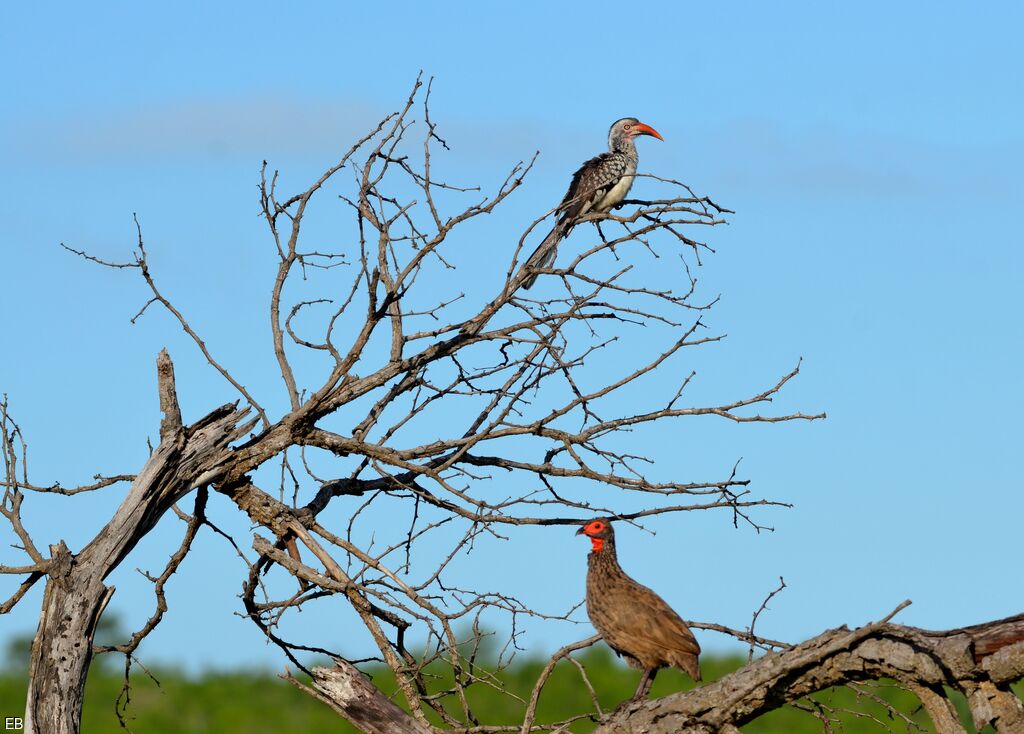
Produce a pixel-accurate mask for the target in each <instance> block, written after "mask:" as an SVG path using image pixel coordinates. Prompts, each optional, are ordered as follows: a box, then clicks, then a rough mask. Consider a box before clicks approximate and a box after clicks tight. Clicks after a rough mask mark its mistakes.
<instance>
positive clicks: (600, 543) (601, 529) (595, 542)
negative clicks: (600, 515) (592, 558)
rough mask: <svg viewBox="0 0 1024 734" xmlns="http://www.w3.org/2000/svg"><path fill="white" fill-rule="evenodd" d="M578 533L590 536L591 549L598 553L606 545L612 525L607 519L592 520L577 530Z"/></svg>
mask: <svg viewBox="0 0 1024 734" xmlns="http://www.w3.org/2000/svg"><path fill="white" fill-rule="evenodd" d="M576 534H577V535H586V536H587V537H588V538H590V542H591V545H592V548H591V550H592V551H593V552H594V553H597V552H599V551H600V550H601V549H602V548H603V547H604V542H605V541H606V540H607V539H608V538H609V537H610V536H611V534H612V526H611V524H610V523H608V522H607V521H606V520H591V521H590V522H588V523H587V524H586V525H584V526H583V527H582V528H580V529H579V530H577V531H576Z"/></svg>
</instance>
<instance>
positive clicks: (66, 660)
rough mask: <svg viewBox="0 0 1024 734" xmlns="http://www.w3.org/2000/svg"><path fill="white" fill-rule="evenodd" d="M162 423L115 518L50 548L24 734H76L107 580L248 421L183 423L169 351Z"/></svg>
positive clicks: (231, 412) (229, 414)
mask: <svg viewBox="0 0 1024 734" xmlns="http://www.w3.org/2000/svg"><path fill="white" fill-rule="evenodd" d="M157 376H158V384H159V391H160V405H161V408H162V410H163V411H164V420H163V422H162V424H161V427H160V439H161V440H160V444H159V445H158V446H157V447H156V449H155V450H154V451H153V453H152V455H151V456H150V457H149V460H148V461H147V462H146V464H145V466H144V467H143V469H142V471H141V472H139V475H138V476H137V477H136V479H135V481H134V482H133V483H132V487H131V489H130V491H129V492H128V495H127V496H126V497H125V499H124V501H123V502H122V503H121V505H120V507H118V509H117V512H116V513H115V514H114V517H113V518H112V519H111V520H110V522H109V523H107V525H106V526H105V527H104V528H103V529H102V530H101V531H100V532H99V534H97V535H96V537H95V538H94V539H93V540H92V541H91V542H90V543H89V544H88V545H87V546H86V547H85V548H84V549H83V550H82V551H81V552H80V553H78V554H77V555H74V554H72V553H71V552H70V550H68V548H67V546H66V545H65V544H64V543H63V542H61V543H59V544H57V545H54V546H52V547H51V563H50V565H49V568H48V572H47V576H48V578H47V583H46V591H45V592H44V594H43V608H42V613H41V614H40V618H39V627H38V629H37V631H36V636H35V639H34V641H33V643H32V653H31V659H30V663H29V689H28V698H27V701H26V706H25V731H26V732H29V734H32V733H33V732H38V733H39V734H77V732H78V731H79V723H80V719H81V712H82V697H83V691H84V688H85V678H86V674H87V672H88V669H89V663H90V662H91V660H92V643H93V637H94V635H95V632H96V623H97V622H98V621H99V617H100V615H101V614H102V612H103V608H104V607H105V606H106V604H107V602H108V601H109V600H110V597H111V596H112V595H113V593H114V587H113V586H106V585H105V584H104V583H103V580H104V579H105V578H106V577H107V576H108V575H109V574H110V573H111V572H112V571H113V570H114V569H115V568H117V566H118V565H119V564H120V563H121V561H122V560H123V559H124V557H125V556H126V555H127V554H128V553H129V552H130V551H131V549H132V548H134V547H135V545H136V544H137V543H138V542H139V540H141V539H142V537H143V536H145V534H146V533H148V532H149V531H150V530H151V529H152V528H153V526H155V525H156V523H157V521H159V519H160V517H161V516H162V515H163V514H164V513H165V512H166V511H167V510H168V509H170V507H171V505H173V504H174V503H175V502H177V501H178V500H179V499H181V497H182V496H184V495H185V494H186V493H188V492H189V491H191V490H192V489H194V488H196V487H198V486H202V485H204V484H206V483H208V482H210V481H211V480H212V479H214V478H216V477H217V476H218V475H219V471H220V468H221V467H222V466H223V462H224V461H225V459H226V458H227V456H228V454H229V450H228V444H229V443H231V441H233V440H235V439H237V438H239V437H240V436H242V435H244V434H245V432H247V431H248V430H249V428H250V427H251V423H246V424H244V425H241V426H240V425H239V423H240V422H241V421H242V419H243V418H244V416H245V414H246V413H247V412H248V411H247V410H245V409H242V410H239V409H237V408H236V407H235V406H233V405H225V406H222V407H220V408H217V409H216V410H214V411H212V412H211V413H209V414H208V415H206V416H205V417H204V418H202V419H200V420H199V421H198V422H196V423H195V424H194V425H192V426H187V427H186V426H183V425H182V424H181V411H180V409H179V408H178V402H177V397H176V395H175V388H174V369H173V366H172V365H171V360H170V357H169V356H168V355H167V352H166V351H162V352H161V353H160V356H159V357H158V359H157Z"/></svg>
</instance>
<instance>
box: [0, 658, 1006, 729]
mask: <svg viewBox="0 0 1024 734" xmlns="http://www.w3.org/2000/svg"><path fill="white" fill-rule="evenodd" d="M105 657H106V656H105ZM579 659H580V660H581V661H582V662H583V663H584V665H585V666H586V669H587V672H588V674H589V676H590V679H591V681H592V683H593V685H594V688H595V689H596V691H597V692H598V695H599V699H600V701H601V705H602V706H603V707H605V708H606V709H610V708H614V706H615V705H616V704H617V703H618V702H620V701H621V700H623V699H625V698H627V697H629V696H630V695H631V694H632V692H633V689H634V687H635V685H636V682H637V679H638V676H639V673H638V672H637V671H632V670H628V669H627V668H625V667H624V666H622V665H621V664H620V663H619V662H618V661H617V660H615V658H614V657H613V656H612V655H611V653H610V652H609V651H608V650H607V649H605V648H601V649H596V650H590V651H588V652H587V653H585V654H583V655H580V656H579ZM743 662H744V659H743V658H741V657H714V656H706V657H705V658H703V659H702V661H701V664H702V667H703V668H704V672H705V677H706V678H707V679H709V680H714V679H715V678H718V677H720V676H722V675H725V674H726V673H728V672H730V671H732V670H735V669H736V668H738V667H740V666H741V665H742V664H743ZM543 664H544V661H542V660H522V661H517V662H516V664H514V665H513V666H511V667H510V668H509V669H507V670H505V671H503V672H502V673H501V674H499V676H498V677H499V678H500V679H501V680H502V681H503V682H504V683H505V684H506V685H507V686H508V687H509V689H510V690H512V691H514V692H516V693H517V694H518V695H520V696H523V697H526V696H528V695H529V690H530V686H531V683H532V682H533V681H534V680H536V677H537V674H538V673H539V672H540V669H541V668H542V667H543ZM114 667H115V666H113V665H111V664H110V662H109V661H108V662H107V663H106V664H104V665H101V666H99V667H97V668H95V669H94V672H93V674H92V675H91V676H90V678H89V682H88V685H87V687H86V699H85V712H84V715H83V722H82V731H83V732H84V734H105V733H106V732H117V731H123V730H122V729H121V727H120V725H119V723H118V720H117V716H116V714H115V710H114V708H115V702H116V700H117V698H118V695H119V693H120V691H121V684H122V679H121V677H120V676H118V675H117V673H116V672H115V671H114V670H113V668H114ZM153 674H154V677H155V678H156V679H157V680H159V681H160V685H159V686H158V685H157V684H156V683H155V682H154V681H153V680H152V679H150V678H149V677H147V676H146V675H145V674H144V673H141V672H140V673H139V674H138V675H133V678H132V690H131V700H130V703H129V705H128V709H127V713H126V714H125V716H126V719H127V725H128V727H129V728H130V730H131V731H133V732H136V734H163V733H164V732H167V733H168V734H170V733H172V732H173V733H174V734H179V733H180V732H197V733H209V734H217V733H223V734H240V733H241V732H261V733H262V732H267V733H268V734H272V733H274V732H303V734H318V733H320V732H323V733H325V734H326V733H327V732H330V734H338V733H339V732H351V731H354V729H352V728H351V727H349V726H348V725H347V724H345V723H344V722H343V721H342V720H341V719H339V718H338V717H337V716H336V715H335V714H334V713H333V712H332V711H331V710H330V709H328V708H327V707H326V706H324V705H323V704H321V703H319V702H318V701H315V700H314V699H312V698H311V697H309V696H307V695H305V694H303V693H301V692H300V691H298V690H296V689H295V688H293V687H292V686H290V685H289V684H287V683H285V682H283V681H281V680H279V679H277V678H276V677H275V676H274V675H273V674H271V673H269V672H260V673H241V672H234V673H208V674H205V675H203V676H200V677H189V676H185V675H182V674H181V673H178V672H175V671H172V670H160V669H155V670H153ZM374 680H375V682H376V683H377V685H379V686H380V687H381V688H383V689H385V690H388V691H391V690H393V681H392V679H391V678H390V676H388V675H386V674H385V673H383V672H381V671H380V670H379V669H378V670H377V671H375V676H374ZM579 681H580V678H579V674H578V672H577V671H576V669H575V667H573V666H572V665H571V664H569V663H565V662H563V663H562V664H560V665H559V667H558V668H557V669H556V671H555V673H554V674H553V675H552V678H551V681H550V682H549V684H548V686H547V688H546V690H545V694H544V696H543V697H542V698H541V705H540V710H539V717H538V721H539V722H545V721H553V720H557V719H560V718H564V717H566V716H568V715H570V714H571V713H572V712H576V711H582V710H585V709H586V708H587V707H588V705H589V701H590V697H589V693H588V692H587V690H586V689H585V688H584V687H583V686H581V685H580V684H579ZM439 684H440V681H439ZM691 685H692V684H691V683H689V682H688V681H687V680H686V678H685V676H683V675H682V674H681V673H677V672H676V671H674V670H665V671H662V672H661V673H660V674H659V675H658V678H657V680H656V682H655V685H654V689H653V690H652V693H651V695H652V696H656V697H660V696H665V695H667V694H670V693H673V692H676V691H680V690H683V689H685V688H688V687H690V686H691ZM25 690H26V684H25V675H24V673H23V672H18V673H15V672H12V671H10V670H9V671H8V672H6V673H3V674H0V717H3V716H20V715H22V711H23V707H24V702H25ZM865 690H866V691H869V694H870V696H877V697H879V698H881V699H884V700H885V701H888V702H889V703H891V704H892V705H894V706H895V708H896V709H898V710H899V711H901V712H903V713H905V714H906V715H907V716H909V717H910V718H911V719H912V720H913V721H914V722H917V723H918V724H919V725H920V726H921V728H922V730H923V731H927V732H930V731H932V728H931V727H930V725H929V724H928V722H927V717H926V716H925V715H924V713H923V712H922V711H920V710H918V709H919V707H918V704H917V701H916V699H915V698H914V697H913V696H912V695H910V694H908V693H906V692H904V691H901V690H899V689H896V688H894V687H892V686H885V685H877V686H870V687H867V688H866V689H865ZM1017 692H1018V695H1019V694H1020V693H1021V692H1022V690H1021V689H1020V688H1018V691H1017ZM469 697H470V701H471V703H472V704H473V705H474V706H475V707H476V710H477V713H478V715H479V716H480V718H481V720H482V721H486V722H487V723H515V722H517V721H519V720H521V719H520V716H521V711H522V707H521V705H520V704H517V703H515V702H514V701H513V700H511V699H509V698H508V697H500V696H498V695H497V694H496V693H495V692H494V691H493V690H492V689H490V688H488V687H487V686H474V687H472V688H470V694H469ZM807 705H808V707H813V706H821V707H822V709H821V710H822V711H827V712H829V713H830V714H831V715H832V716H836V717H838V718H839V720H840V721H841V722H842V727H835V729H834V731H836V732H843V733H844V734H874V733H875V732H885V731H888V730H889V729H887V728H886V727H891V730H892V731H896V732H904V731H908V726H907V724H906V722H904V721H902V720H899V719H893V718H891V717H890V714H889V712H888V711H887V710H886V709H885V707H884V706H882V705H881V704H879V703H877V702H874V701H872V700H870V697H869V696H868V695H860V696H858V694H856V693H854V692H852V691H850V690H848V689H841V690H834V691H826V692H823V693H822V694H819V695H818V696H816V697H815V702H814V703H811V702H808V704H807ZM835 709H851V710H852V711H854V712H856V713H854V714H851V713H837V712H836V711H835ZM964 720H965V723H966V725H967V727H968V731H969V732H970V731H973V729H972V728H971V727H970V721H969V718H965V719H964ZM593 728H594V724H593V722H588V721H580V722H578V723H577V724H575V725H574V726H573V728H572V731H574V732H588V731H591V730H592V729H593ZM823 730H824V731H828V730H826V729H824V728H823V725H822V722H821V721H819V720H818V719H816V718H815V717H814V716H813V715H811V714H808V713H805V712H801V711H797V710H796V709H793V708H791V707H787V708H785V709H783V710H780V711H777V712H775V713H773V714H770V715H768V716H765V717H763V718H761V719H759V720H758V721H755V722H753V723H751V724H749V725H747V726H746V727H744V731H745V732H749V733H750V734H760V733H764V734H767V733H769V732H771V733H772V734H778V733H785V734H803V733H804V732H807V733H808V734H810V733H811V732H815V733H816V732H821V731H823ZM909 730H910V731H913V729H909ZM986 731H990V730H986Z"/></svg>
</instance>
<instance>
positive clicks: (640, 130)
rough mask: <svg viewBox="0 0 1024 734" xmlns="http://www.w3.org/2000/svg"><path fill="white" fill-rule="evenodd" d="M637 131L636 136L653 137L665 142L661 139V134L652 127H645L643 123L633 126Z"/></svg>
mask: <svg viewBox="0 0 1024 734" xmlns="http://www.w3.org/2000/svg"><path fill="white" fill-rule="evenodd" d="M633 129H634V130H635V131H636V132H635V133H634V135H650V136H651V137H654V138H657V139H658V140H661V141H664V140H665V138H663V137H661V134H660V133H659V132H658V131H657V130H655V129H654V128H653V127H651V126H650V125H645V124H644V123H642V122H638V123H637V124H635V125H634V126H633Z"/></svg>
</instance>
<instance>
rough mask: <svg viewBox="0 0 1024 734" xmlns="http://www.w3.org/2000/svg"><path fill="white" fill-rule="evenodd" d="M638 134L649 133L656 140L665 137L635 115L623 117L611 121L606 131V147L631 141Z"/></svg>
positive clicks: (612, 147) (611, 147)
mask: <svg viewBox="0 0 1024 734" xmlns="http://www.w3.org/2000/svg"><path fill="white" fill-rule="evenodd" d="M638 135H650V136H651V137H655V138H657V139H658V140H664V139H665V138H663V137H661V135H660V134H659V133H658V131H657V130H655V129H654V128H653V127H651V126H650V125H645V124H644V123H642V122H640V121H639V120H638V119H636V118H635V117H623V118H622V119H621V120H616V121H615V122H613V123H612V127H611V129H610V130H609V131H608V147H609V148H610V149H612V150H615V149H616V148H617V147H618V145H617V144H618V143H622V142H625V141H627V140H629V141H632V140H633V138H635V137H637V136H638Z"/></svg>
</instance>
